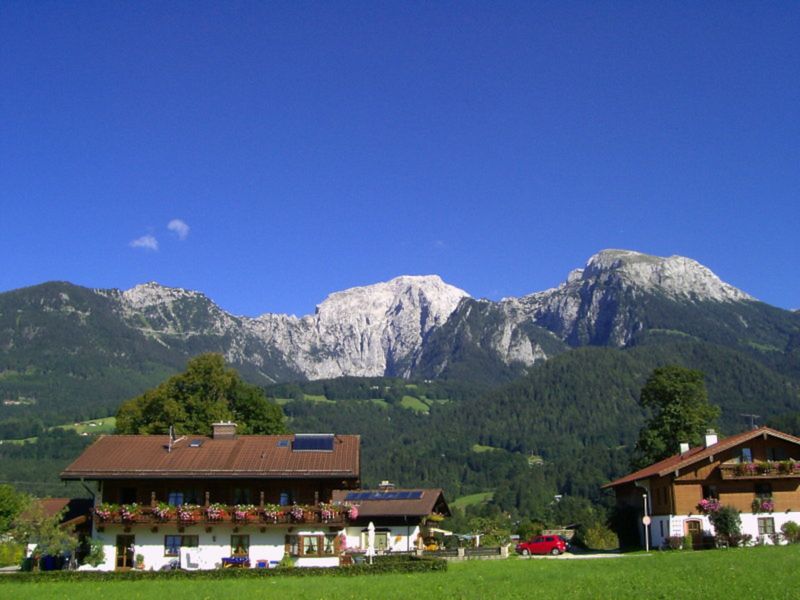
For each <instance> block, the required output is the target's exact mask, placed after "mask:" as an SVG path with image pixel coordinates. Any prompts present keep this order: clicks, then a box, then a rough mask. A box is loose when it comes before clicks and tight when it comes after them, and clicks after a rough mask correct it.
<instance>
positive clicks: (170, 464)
mask: <svg viewBox="0 0 800 600" xmlns="http://www.w3.org/2000/svg"><path fill="white" fill-rule="evenodd" d="M293 440H294V436H293V435H242V436H239V437H238V438H236V439H228V440H222V439H216V440H215V439H213V438H210V437H205V436H199V435H196V436H187V437H186V438H184V439H181V440H180V441H178V442H177V443H174V444H173V446H172V451H171V452H168V451H167V448H168V442H169V438H168V436H166V435H107V436H101V437H100V438H99V439H98V440H97V441H96V442H94V443H93V444H92V445H91V446H89V447H88V448H87V449H86V450H85V451H84V453H83V454H81V455H80V456H79V457H78V458H77V460H75V462H73V463H72V464H71V465H69V466H68V467H67V468H66V469H64V471H63V472H62V473H61V478H62V479H81V478H84V479H129V478H135V479H143V478H147V479H153V478H160V479H164V478H170V479H174V478H179V477H180V478H183V477H190V478H201V477H202V478H206V479H213V478H223V479H224V478H252V477H298V478H310V477H358V476H359V474H360V469H361V465H360V450H359V446H360V438H359V436H357V435H337V436H335V437H334V443H333V451H320V450H304V451H294V450H292V441H293ZM194 441H199V442H200V446H199V447H191V446H190V444H191V443H192V442H194ZM279 442H283V444H282V445H281V446H279Z"/></svg>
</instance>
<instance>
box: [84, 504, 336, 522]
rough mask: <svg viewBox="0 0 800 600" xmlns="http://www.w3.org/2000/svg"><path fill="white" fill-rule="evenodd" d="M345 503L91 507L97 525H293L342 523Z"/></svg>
mask: <svg viewBox="0 0 800 600" xmlns="http://www.w3.org/2000/svg"><path fill="white" fill-rule="evenodd" d="M347 510H348V509H347V508H346V507H340V506H337V507H331V506H330V505H326V506H320V505H317V506H282V507H263V508H262V507H253V508H248V509H242V508H241V507H236V506H223V505H219V504H214V505H211V506H179V507H176V506H170V507H158V506H136V505H122V506H108V505H101V506H99V507H97V508H96V509H95V511H94V522H95V525H97V526H103V525H108V524H121V525H126V526H131V525H137V524H148V525H158V524H165V525H166V524H170V523H172V524H177V525H179V526H183V527H186V526H190V525H214V524H222V523H233V524H236V525H248V524H250V525H262V526H266V525H297V524H320V525H339V526H344V525H345V524H346V523H347V522H348V516H347V515H348V513H347Z"/></svg>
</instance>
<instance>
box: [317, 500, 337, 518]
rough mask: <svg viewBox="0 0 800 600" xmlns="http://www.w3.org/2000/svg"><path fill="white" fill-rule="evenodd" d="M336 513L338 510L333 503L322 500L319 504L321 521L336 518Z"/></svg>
mask: <svg viewBox="0 0 800 600" xmlns="http://www.w3.org/2000/svg"><path fill="white" fill-rule="evenodd" d="M337 515H338V511H337V510H336V507H334V506H333V504H329V503H325V502H323V503H321V504H320V505H319V517H320V519H321V520H322V522H323V523H330V522H331V521H333V520H334V519H336V517H337Z"/></svg>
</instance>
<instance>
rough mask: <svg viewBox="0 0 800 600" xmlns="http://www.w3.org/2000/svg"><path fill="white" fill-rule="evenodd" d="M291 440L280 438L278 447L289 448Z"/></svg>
mask: <svg viewBox="0 0 800 600" xmlns="http://www.w3.org/2000/svg"><path fill="white" fill-rule="evenodd" d="M288 447H289V440H278V448H288Z"/></svg>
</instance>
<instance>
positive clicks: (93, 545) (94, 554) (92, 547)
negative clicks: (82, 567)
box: [83, 538, 106, 567]
mask: <svg viewBox="0 0 800 600" xmlns="http://www.w3.org/2000/svg"><path fill="white" fill-rule="evenodd" d="M105 560H106V552H105V550H103V542H101V541H100V540H96V539H94V538H91V539H90V540H89V552H88V554H87V555H86V558H84V560H83V562H85V563H86V564H88V565H92V566H93V567H96V566H97V565H100V564H102V563H104V562H105Z"/></svg>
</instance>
